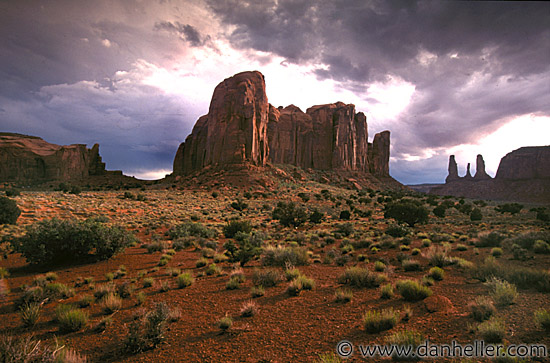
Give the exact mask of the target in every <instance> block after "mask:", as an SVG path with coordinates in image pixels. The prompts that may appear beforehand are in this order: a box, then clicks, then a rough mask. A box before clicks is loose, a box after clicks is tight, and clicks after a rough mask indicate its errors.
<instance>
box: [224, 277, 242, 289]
mask: <svg viewBox="0 0 550 363" xmlns="http://www.w3.org/2000/svg"><path fill="white" fill-rule="evenodd" d="M239 287H241V279H239V278H238V277H234V276H232V277H230V278H229V281H227V283H226V284H225V288H226V289H227V290H236V289H238V288H239Z"/></svg>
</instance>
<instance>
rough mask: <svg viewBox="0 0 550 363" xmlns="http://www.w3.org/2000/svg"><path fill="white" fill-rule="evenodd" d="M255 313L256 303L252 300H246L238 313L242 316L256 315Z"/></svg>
mask: <svg viewBox="0 0 550 363" xmlns="http://www.w3.org/2000/svg"><path fill="white" fill-rule="evenodd" d="M257 313H258V306H256V303H255V302H254V301H252V300H249V301H246V302H245V303H244V304H243V305H242V306H241V310H240V314H241V316H242V317H245V318H248V317H251V316H254V315H256V314H257Z"/></svg>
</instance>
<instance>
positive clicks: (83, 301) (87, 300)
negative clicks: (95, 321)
mask: <svg viewBox="0 0 550 363" xmlns="http://www.w3.org/2000/svg"><path fill="white" fill-rule="evenodd" d="M93 301H94V297H93V296H92V295H83V296H82V297H81V298H80V299H78V302H77V305H78V307H79V308H86V307H88V306H90V304H91V303H92V302H93Z"/></svg>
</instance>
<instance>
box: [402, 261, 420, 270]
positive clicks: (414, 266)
mask: <svg viewBox="0 0 550 363" xmlns="http://www.w3.org/2000/svg"><path fill="white" fill-rule="evenodd" d="M401 264H402V266H403V270H405V271H420V270H422V265H420V262H418V261H416V260H412V259H405V260H403V262H402V263H401Z"/></svg>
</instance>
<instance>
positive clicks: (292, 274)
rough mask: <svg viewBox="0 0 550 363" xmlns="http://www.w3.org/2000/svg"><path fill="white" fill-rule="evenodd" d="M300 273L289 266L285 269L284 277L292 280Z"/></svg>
mask: <svg viewBox="0 0 550 363" xmlns="http://www.w3.org/2000/svg"><path fill="white" fill-rule="evenodd" d="M301 274H302V273H301V272H300V270H298V269H297V268H296V267H290V268H287V269H285V278H286V280H287V281H292V280H295V279H296V278H298V276H300V275H301Z"/></svg>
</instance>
